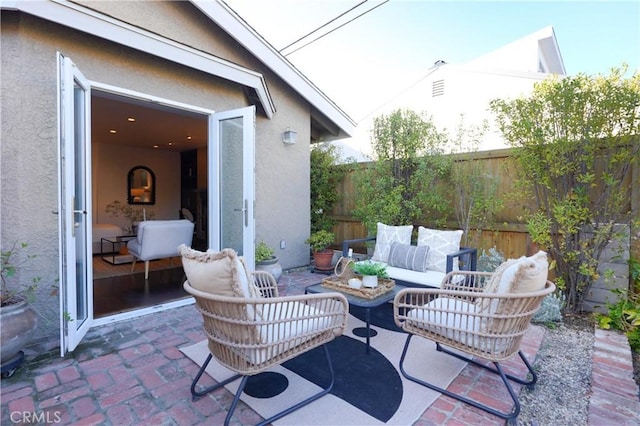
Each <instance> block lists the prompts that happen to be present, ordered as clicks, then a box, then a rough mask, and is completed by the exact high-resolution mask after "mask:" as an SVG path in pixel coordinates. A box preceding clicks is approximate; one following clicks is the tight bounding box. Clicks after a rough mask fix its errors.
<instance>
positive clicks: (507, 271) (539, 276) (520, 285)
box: [478, 250, 549, 314]
mask: <svg viewBox="0 0 640 426" xmlns="http://www.w3.org/2000/svg"><path fill="white" fill-rule="evenodd" d="M548 273H549V262H548V261H547V253H545V252H544V251H542V250H541V251H539V252H538V253H536V254H534V255H533V256H531V257H525V256H522V257H520V258H518V259H509V260H507V261H506V262H504V263H502V265H500V266H498V268H497V269H496V270H495V272H494V273H493V275H492V276H491V280H490V281H489V283H488V284H487V285H486V287H485V288H484V292H485V293H495V294H508V293H531V292H535V291H539V290H542V289H543V288H544V286H545V284H546V282H547V276H548ZM478 300H479V302H480V310H481V312H482V311H486V310H488V311H489V312H490V313H492V314H493V313H502V314H506V313H511V312H507V310H505V309H504V308H501V307H500V305H501V304H502V303H503V302H504V301H503V302H501V301H499V300H498V299H485V298H479V299H478Z"/></svg>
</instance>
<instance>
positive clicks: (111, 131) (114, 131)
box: [109, 129, 117, 133]
mask: <svg viewBox="0 0 640 426" xmlns="http://www.w3.org/2000/svg"><path fill="white" fill-rule="evenodd" d="M109 133H117V132H116V130H115V129H111V130H109Z"/></svg>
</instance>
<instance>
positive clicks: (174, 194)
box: [91, 143, 180, 227]
mask: <svg viewBox="0 0 640 426" xmlns="http://www.w3.org/2000/svg"><path fill="white" fill-rule="evenodd" d="M91 157H92V173H91V174H92V179H93V185H92V187H93V222H94V223H111V224H115V225H118V226H120V227H127V226H129V223H128V220H127V219H126V218H123V217H118V218H112V217H110V216H109V215H108V214H107V213H105V211H104V210H105V208H106V206H107V204H109V203H111V202H113V201H115V200H119V201H120V202H122V203H123V204H126V203H127V198H126V195H127V174H128V173H129V170H130V169H131V168H132V167H135V166H146V167H148V168H150V169H151V170H152V171H153V173H154V174H155V176H156V203H155V204H154V205H141V206H140V207H141V208H142V207H144V208H145V209H146V212H147V214H150V213H151V212H153V213H154V214H155V217H154V219H178V218H179V210H180V153H178V152H169V151H161V150H155V149H142V148H130V147H124V148H123V147H122V146H118V145H108V144H100V143H96V144H93V146H92V152H91Z"/></svg>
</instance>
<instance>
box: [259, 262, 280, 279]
mask: <svg viewBox="0 0 640 426" xmlns="http://www.w3.org/2000/svg"><path fill="white" fill-rule="evenodd" d="M256 271H266V272H268V273H270V274H271V275H273V278H275V279H276V282H278V281H280V277H281V276H282V266H281V265H280V263H278V258H277V257H275V256H273V257H272V258H271V259H267V260H261V261H260V262H256Z"/></svg>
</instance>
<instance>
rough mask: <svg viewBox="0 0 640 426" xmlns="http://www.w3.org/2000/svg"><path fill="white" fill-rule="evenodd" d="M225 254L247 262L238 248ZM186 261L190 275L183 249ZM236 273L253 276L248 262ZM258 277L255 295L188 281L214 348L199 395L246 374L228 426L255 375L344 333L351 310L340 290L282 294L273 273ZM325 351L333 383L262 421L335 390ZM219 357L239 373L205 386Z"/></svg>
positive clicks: (235, 277) (235, 275)
mask: <svg viewBox="0 0 640 426" xmlns="http://www.w3.org/2000/svg"><path fill="white" fill-rule="evenodd" d="M223 252H226V257H227V258H228V259H229V258H230V259H231V262H232V263H235V264H236V265H239V264H240V263H242V262H238V259H239V258H236V257H235V252H233V251H232V250H223ZM212 256H214V255H213V254H212ZM185 260H187V262H186V264H185V266H186V268H185V271H186V272H187V277H188V279H190V278H189V276H190V273H191V270H190V266H189V263H188V259H185V257H184V253H183V263H185ZM218 260H220V259H218ZM191 275H192V276H194V275H195V274H193V273H191ZM231 275H232V276H233V281H234V282H236V281H244V279H245V278H248V275H247V273H246V271H245V269H244V268H243V267H242V265H239V266H238V267H237V269H236V270H234V271H232V274H231ZM252 276H253V282H249V283H248V284H249V286H248V290H249V293H250V295H249V297H239V296H235V295H231V296H230V295H221V294H213V293H212V292H210V291H203V290H198V289H196V288H194V287H193V286H192V285H191V284H190V282H189V281H186V282H185V283H184V289H185V290H186V291H187V292H188V293H189V294H191V295H193V297H194V298H195V300H196V308H197V309H198V311H200V313H201V314H202V318H203V320H204V331H205V334H206V335H207V337H208V340H209V351H210V354H209V355H208V357H207V359H206V361H205V362H204V364H203V365H202V367H201V368H200V371H199V372H198V374H197V375H196V377H195V379H194V380H193V383H192V385H191V393H192V395H193V398H194V399H196V398H197V397H200V396H203V395H205V394H207V393H209V392H211V391H214V390H216V389H219V388H221V387H222V386H224V385H226V384H227V383H230V382H232V381H234V380H236V379H239V378H241V382H240V385H239V388H238V391H237V392H236V395H235V396H234V398H233V402H232V403H231V407H230V408H229V411H228V412H227V416H226V419H225V425H227V424H228V423H229V421H230V420H231V417H232V415H233V412H234V410H235V408H236V406H237V404H238V402H239V400H240V395H241V394H242V392H243V390H244V388H245V385H246V383H247V379H248V378H249V376H252V375H255V374H258V373H260V372H263V371H265V370H267V369H269V368H270V367H272V366H275V365H279V364H281V363H283V362H284V361H287V360H289V359H292V358H294V357H296V356H298V355H300V354H302V353H304V352H307V351H309V350H311V349H313V348H316V347H319V346H323V345H324V344H325V343H328V342H330V341H332V340H333V339H334V338H335V337H336V336H339V335H341V334H342V333H343V331H344V328H345V326H346V321H347V314H348V312H349V308H348V304H347V300H346V298H345V297H344V296H343V295H341V294H339V293H325V294H313V295H311V294H310V295H300V296H286V297H280V296H279V295H278V287H277V283H276V281H275V279H274V278H273V276H272V275H271V274H269V273H267V272H263V271H256V272H253V273H252ZM245 284H246V283H245ZM234 286H235V284H234ZM236 288H237V287H236ZM244 291H245V290H243V292H244ZM324 353H325V356H326V360H327V364H328V370H329V372H328V375H330V376H331V379H330V381H329V385H328V386H327V387H326V388H324V389H323V390H321V391H320V392H318V393H317V394H315V395H313V396H311V397H309V398H307V399H305V400H304V401H301V402H299V403H296V404H295V405H293V406H291V407H290V408H287V409H286V410H283V411H281V412H280V413H278V414H276V415H274V416H272V417H271V418H269V419H266V420H265V421H264V422H262V423H260V424H268V423H271V422H273V421H275V420H277V419H279V418H281V417H284V416H286V415H287V414H289V413H291V412H293V411H295V410H297V409H299V408H301V407H303V406H305V405H307V404H309V403H311V402H313V401H315V400H316V399H318V398H320V397H321V396H323V395H326V394H327V393H329V392H330V391H331V389H332V387H333V383H334V377H333V367H332V364H331V359H330V357H329V351H328V350H327V347H326V346H324ZM213 357H215V359H216V360H217V361H218V362H219V363H220V364H221V365H223V366H225V367H227V368H229V369H230V370H232V371H235V372H236V373H238V374H236V375H234V376H232V377H230V378H228V379H226V380H224V381H222V382H220V383H218V384H215V385H213V386H210V387H208V388H206V389H199V388H198V381H199V380H200V378H201V377H202V374H203V373H204V371H205V368H206V367H207V365H208V364H209V362H210V361H211V359H212V358H213Z"/></svg>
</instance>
